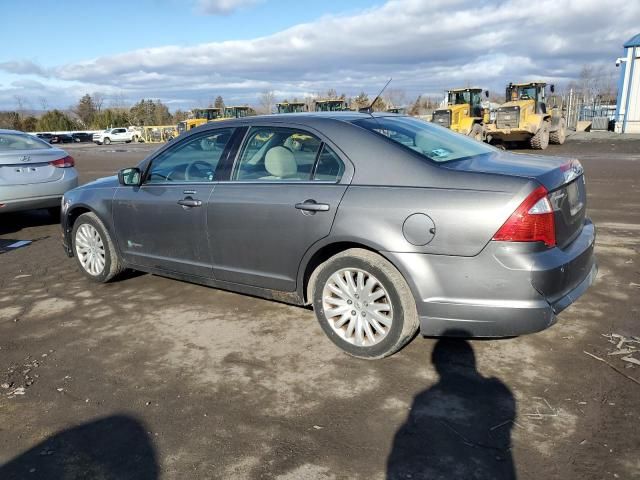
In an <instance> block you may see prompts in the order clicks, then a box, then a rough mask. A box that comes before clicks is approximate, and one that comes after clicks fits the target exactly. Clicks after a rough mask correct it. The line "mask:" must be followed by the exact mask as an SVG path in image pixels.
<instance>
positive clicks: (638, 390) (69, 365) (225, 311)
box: [0, 136, 640, 479]
mask: <svg viewBox="0 0 640 480" xmlns="http://www.w3.org/2000/svg"><path fill="white" fill-rule="evenodd" d="M583 137H584V136H583ZM583 137H581V138H583ZM68 150H69V151H70V153H71V154H72V155H73V156H74V157H75V158H76V161H77V166H78V169H79V171H80V173H81V179H82V181H83V182H85V181H88V180H91V179H93V178H96V177H99V176H104V175H107V174H111V173H112V172H115V171H116V170H117V169H118V168H121V167H124V166H130V165H133V164H135V163H136V162H137V161H138V160H140V159H142V158H143V157H144V156H145V155H146V154H148V152H149V151H150V148H149V147H148V146H144V145H142V146H136V145H134V146H128V145H127V146H113V145H111V146H110V147H97V146H94V145H84V146H72V147H70V148H69V149H68ZM545 153H546V154H552V155H554V154H555V155H563V156H573V155H576V156H578V157H579V158H580V159H581V160H582V161H583V164H584V166H585V169H586V175H587V188H588V191H589V211H590V215H591V216H592V218H593V219H594V221H595V222H596V224H597V226H598V227H599V230H598V235H599V237H598V246H597V255H598V262H599V265H600V274H599V278H598V281H597V284H596V285H595V286H594V287H593V288H592V289H591V290H590V291H589V292H588V293H587V294H586V295H585V296H584V297H583V298H581V299H580V300H579V301H578V302H577V303H575V304H574V305H573V306H572V307H570V308H569V309H568V310H567V311H565V312H564V313H563V314H562V315H561V317H560V321H559V323H558V324H557V325H556V326H554V327H553V328H551V329H549V330H547V331H545V332H543V333H539V334H535V335H530V336H525V337H520V338H513V339H505V340H499V341H472V342H464V341H437V340H434V339H424V338H417V339H416V340H414V341H413V343H411V344H410V345H409V346H408V347H407V348H405V349H404V350H403V351H402V352H400V353H399V354H397V355H395V356H393V357H392V358H389V359H387V360H383V361H377V362H366V361H360V360H355V359H353V358H350V357H347V356H345V355H343V354H341V353H340V352H339V351H338V350H337V349H336V348H334V347H333V345H332V344H331V343H330V342H329V340H327V339H326V338H325V337H324V335H323V334H322V332H321V330H320V328H319V326H318V324H317V323H316V321H315V318H314V316H313V313H312V312H311V311H310V310H305V309H301V308H296V307H291V306H287V305H283V304H279V303H275V302H269V301H265V300H260V299H256V298H251V297H246V296H241V295H236V294H233V293H228V292H223V291H217V290H213V289H209V288H205V287H201V286H197V285H191V284H187V283H181V282H178V281H175V280H169V279H165V278H161V277H157V276H151V275H130V276H128V277H127V278H124V279H122V280H120V281H118V282H115V283H111V284H108V285H95V284H90V283H88V282H87V281H85V279H84V277H82V276H81V275H80V273H79V272H78V271H77V270H76V266H75V265H74V263H73V262H72V261H71V260H70V259H68V258H66V257H65V255H64V253H63V251H62V248H61V246H60V229H59V226H58V225H55V224H53V223H52V221H51V220H50V218H49V217H48V216H47V214H46V213H44V212H34V213H25V214H19V215H18V214H5V215H4V216H0V239H3V240H6V239H15V240H33V243H32V244H30V245H29V246H26V247H23V248H20V249H17V250H15V251H10V252H8V253H2V254H0V383H3V384H4V385H3V386H2V388H0V465H2V466H0V478H2V479H8V478H20V479H22V478H46V479H57V478H65V479H67V478H136V479H140V478H142V479H154V478H171V479H173V478H279V479H304V478H313V479H315V478H318V479H333V478H355V479H382V478H413V479H418V478H447V479H449V478H465V479H466V478H514V477H518V478H521V479H542V478H544V479H547V478H558V479H574V478H575V479H603V478H620V479H629V478H640V384H638V383H634V382H633V381H632V380H630V379H629V378H627V377H626V376H625V375H627V376H630V377H633V378H635V379H640V367H639V366H634V365H632V364H631V363H629V362H625V361H623V360H622V358H623V357H625V355H624V354H622V355H609V353H612V352H615V351H617V350H625V349H626V350H632V349H633V347H634V346H635V347H638V350H640V343H635V344H633V343H629V344H623V345H621V348H620V349H617V345H618V343H619V342H620V340H621V339H620V337H615V336H614V337H606V336H604V335H610V334H619V335H623V336H625V337H630V336H632V335H636V336H640V322H639V320H640V300H639V297H640V256H639V255H638V252H639V251H640V140H637V139H636V140H625V141H622V140H616V139H611V138H609V137H607V136H603V137H602V138H598V139H595V140H593V141H584V140H575V139H574V140H572V141H568V142H567V143H566V144H565V145H564V146H561V147H554V146H551V147H550V148H549V149H548V150H547V151H546V152H545ZM434 347H436V348H435V350H434ZM585 352H589V353H592V354H593V355H596V356H597V357H599V358H602V359H604V360H606V361H607V362H609V363H610V364H611V365H612V366H614V367H615V368H617V369H618V371H616V370H614V369H613V368H611V367H610V366H608V365H606V364H605V363H603V362H600V361H598V360H597V359H595V358H593V357H590V356H589V355H587V354H586V353H585ZM432 353H433V355H432ZM474 357H475V359H474ZM632 357H635V358H637V359H640V352H638V353H635V354H633V355H632ZM21 393H22V394H21Z"/></svg>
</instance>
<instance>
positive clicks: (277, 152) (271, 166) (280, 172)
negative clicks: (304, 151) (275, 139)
mask: <svg viewBox="0 0 640 480" xmlns="http://www.w3.org/2000/svg"><path fill="white" fill-rule="evenodd" d="M264 166H265V168H266V169H267V172H269V174H270V175H272V176H274V177H278V178H289V177H293V176H295V175H296V174H297V173H298V164H297V163H296V159H295V157H294V156H293V153H291V151H290V150H288V149H286V148H285V147H280V146H278V147H272V148H270V149H269V151H268V152H267V155H266V156H265V158H264Z"/></svg>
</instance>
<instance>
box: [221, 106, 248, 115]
mask: <svg viewBox="0 0 640 480" xmlns="http://www.w3.org/2000/svg"><path fill="white" fill-rule="evenodd" d="M251 115H255V114H254V113H253V112H252V109H251V108H250V107H247V106H246V105H240V106H237V105H236V106H231V107H224V118H243V117H250V116H251Z"/></svg>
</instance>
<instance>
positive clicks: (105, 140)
mask: <svg viewBox="0 0 640 480" xmlns="http://www.w3.org/2000/svg"><path fill="white" fill-rule="evenodd" d="M102 143H104V144H105V145H109V144H110V143H111V139H110V138H109V137H107V138H105V139H104V140H103V141H102Z"/></svg>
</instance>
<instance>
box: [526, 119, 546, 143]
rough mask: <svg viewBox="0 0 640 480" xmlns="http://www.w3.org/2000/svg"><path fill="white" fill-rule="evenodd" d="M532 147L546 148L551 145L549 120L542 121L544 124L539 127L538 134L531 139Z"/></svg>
mask: <svg viewBox="0 0 640 480" xmlns="http://www.w3.org/2000/svg"><path fill="white" fill-rule="evenodd" d="M529 144H530V145H531V148H533V149H534V150H544V149H545V148H547V147H548V146H549V122H548V121H546V120H545V121H544V122H542V126H541V127H540V128H539V129H538V131H537V132H536V134H535V135H534V136H533V137H531V140H529Z"/></svg>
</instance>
